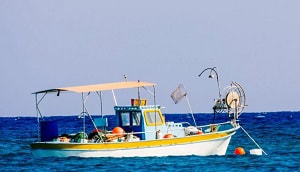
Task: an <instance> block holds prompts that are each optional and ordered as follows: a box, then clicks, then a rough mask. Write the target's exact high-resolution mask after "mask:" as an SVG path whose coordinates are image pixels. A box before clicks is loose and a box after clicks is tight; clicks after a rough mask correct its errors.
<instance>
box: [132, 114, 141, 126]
mask: <svg viewBox="0 0 300 172" xmlns="http://www.w3.org/2000/svg"><path fill="white" fill-rule="evenodd" d="M140 123H141V112H132V125H133V126H139V125H140Z"/></svg>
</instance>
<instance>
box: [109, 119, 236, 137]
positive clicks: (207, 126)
mask: <svg viewBox="0 0 300 172" xmlns="http://www.w3.org/2000/svg"><path fill="white" fill-rule="evenodd" d="M181 123H182V124H189V126H193V125H191V124H190V123H189V122H181ZM230 123H231V122H230V121H227V122H222V123H214V124H208V125H201V126H194V127H196V128H197V129H203V128H210V127H212V126H221V125H226V124H230ZM183 128H186V127H173V128H172V131H180V130H182V129H183ZM156 132H157V131H142V132H124V133H123V134H124V135H130V134H133V135H135V134H146V133H156ZM106 134H111V135H118V134H113V133H112V131H107V133H106Z"/></svg>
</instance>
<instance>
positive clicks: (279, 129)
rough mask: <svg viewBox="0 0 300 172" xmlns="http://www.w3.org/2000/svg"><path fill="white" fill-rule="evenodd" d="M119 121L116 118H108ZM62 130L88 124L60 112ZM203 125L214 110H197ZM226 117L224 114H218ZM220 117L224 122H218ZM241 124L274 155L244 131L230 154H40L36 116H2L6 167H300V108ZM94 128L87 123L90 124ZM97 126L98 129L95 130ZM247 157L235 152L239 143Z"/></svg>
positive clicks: (1, 164)
mask: <svg viewBox="0 0 300 172" xmlns="http://www.w3.org/2000/svg"><path fill="white" fill-rule="evenodd" d="M108 117H109V123H110V124H112V125H113V124H114V122H115V121H114V116H108ZM50 118H51V119H52V120H62V122H61V123H58V125H59V127H60V129H59V132H60V134H62V133H65V132H68V133H70V132H78V131H79V129H80V128H77V127H81V125H82V121H81V119H79V118H78V117H77V116H68V117H66V116H56V117H50ZM195 118H196V121H197V125H201V124H205V123H207V122H211V120H212V119H213V115H212V114H195ZM216 118H217V119H219V120H222V119H224V115H217V116H216ZM166 119H167V120H169V121H175V122H176V121H188V122H190V123H193V120H192V118H191V117H190V115H189V114H166ZM216 121H218V120H216ZM240 124H241V126H242V127H243V128H244V129H245V130H246V131H247V132H248V133H249V134H250V135H251V136H252V138H253V139H254V140H255V141H256V142H257V143H258V144H259V145H260V146H261V147H262V149H263V150H264V151H265V152H266V153H267V154H268V155H264V154H263V155H261V156H258V155H251V154H250V153H249V151H250V149H255V148H257V147H256V145H255V144H254V143H253V142H252V141H251V139H250V138H249V137H248V136H247V135H246V134H245V133H244V132H243V130H241V129H240V130H238V132H237V133H236V134H235V135H234V136H233V137H232V140H231V142H230V145H229V147H228V150H227V154H226V155H225V156H207V157H200V156H182V157H181V156H172V157H147V158H139V157H134V158H78V157H70V158H55V157H51V158H37V157H33V156H32V154H31V151H30V147H29V144H30V143H31V142H33V141H35V140H36V138H37V130H36V129H37V126H36V118H34V117H11V118H8V117H2V118H0V133H1V137H0V157H1V158H0V169H1V171H81V170H89V171H120V170H122V171H123V172H124V171H199V172H200V171H300V129H299V128H300V127H299V126H300V112H270V113H244V114H242V115H241V116H240ZM89 127H90V128H91V127H92V126H91V125H90V124H87V128H89ZM91 129H92V128H91ZM239 146H241V147H243V148H244V149H245V150H246V155H243V156H241V155H234V149H235V148H236V147H239Z"/></svg>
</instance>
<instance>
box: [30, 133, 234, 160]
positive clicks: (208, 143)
mask: <svg viewBox="0 0 300 172" xmlns="http://www.w3.org/2000/svg"><path fill="white" fill-rule="evenodd" d="M237 129H238V128H235V129H232V130H231V131H230V132H221V133H211V134H204V135H195V136H188V137H184V138H175V139H174V138H173V139H161V140H151V141H137V142H124V143H57V142H36V143H33V144H31V149H32V154H33V155H34V156H36V157H53V156H54V157H72V156H74V157H152V156H188V155H196V156H209V155H225V154H226V150H227V148H228V145H229V142H230V140H231V136H232V135H234V134H235V131H236V130H237Z"/></svg>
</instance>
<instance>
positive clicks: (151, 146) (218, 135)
mask: <svg viewBox="0 0 300 172" xmlns="http://www.w3.org/2000/svg"><path fill="white" fill-rule="evenodd" d="M119 89H137V90H138V91H137V93H138V95H137V98H129V99H128V102H129V103H128V104H127V105H118V104H117V103H116V105H115V106H114V112H115V118H116V125H115V126H112V127H110V124H109V122H108V119H107V117H106V116H105V115H98V116H94V115H93V116H92V115H91V114H89V113H88V110H87V107H86V101H87V99H88V96H89V95H90V94H91V93H96V94H97V95H99V97H100V101H101V102H102V98H101V95H102V92H103V91H112V93H113V94H112V95H113V98H114V100H115V101H116V95H115V91H116V90H119ZM140 89H145V90H147V92H149V94H150V95H151V97H153V103H152V104H149V103H148V101H149V102H150V100H146V99H141V95H140ZM155 89H156V84H155V83H151V82H141V81H124V82H112V83H103V84H96V85H84V86H73V87H63V88H55V89H47V90H42V91H38V92H34V93H33V94H34V95H35V99H36V110H37V123H38V131H37V132H38V134H37V135H38V138H37V141H36V142H33V143H31V144H30V147H31V151H32V154H33V155H34V156H37V157H71V156H76V157H150V156H187V155H197V156H208V155H225V154H226V150H227V147H228V145H229V142H230V139H231V137H232V136H233V135H234V134H235V133H236V131H237V130H238V129H239V128H240V126H239V124H238V120H237V119H238V116H239V115H240V113H241V111H242V109H243V107H244V102H245V101H244V100H245V94H244V91H243V89H242V88H241V86H240V85H239V84H238V83H236V82H233V83H232V84H231V85H230V86H229V87H227V88H226V90H227V93H226V95H225V97H219V99H217V100H216V103H215V105H214V106H213V109H214V113H215V114H216V113H220V112H224V111H227V113H228V116H229V118H228V120H227V121H224V122H222V123H212V124H207V125H203V126H197V125H196V123H195V125H192V124H190V123H189V122H174V121H166V118H165V116H164V114H163V113H162V106H160V105H157V104H156V95H155V94H156V93H155ZM65 92H72V93H75V94H81V98H82V107H83V108H82V109H83V110H82V112H81V114H83V115H82V118H83V120H86V119H85V118H88V119H89V120H90V121H91V123H92V125H93V127H94V129H93V130H92V131H87V129H86V127H85V125H84V123H83V127H82V129H79V132H78V133H73V134H72V133H70V134H59V133H58V127H57V126H58V125H57V123H58V122H59V121H48V120H47V119H46V118H44V116H43V115H42V113H41V111H40V108H39V104H40V103H41V101H42V100H43V99H44V98H45V96H46V95H48V94H51V93H54V94H56V95H60V96H61V95H62V94H63V93H65ZM178 93H180V90H175V91H174V92H173V94H172V98H174V97H176V94H178ZM182 96H186V94H183V95H182V94H181V95H179V97H178V95H177V100H178V98H182ZM173 100H174V99H173ZM227 113H225V114H226V115H227ZM85 116H87V117H85ZM193 118H194V117H193ZM109 128H111V130H108V129H109Z"/></svg>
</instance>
